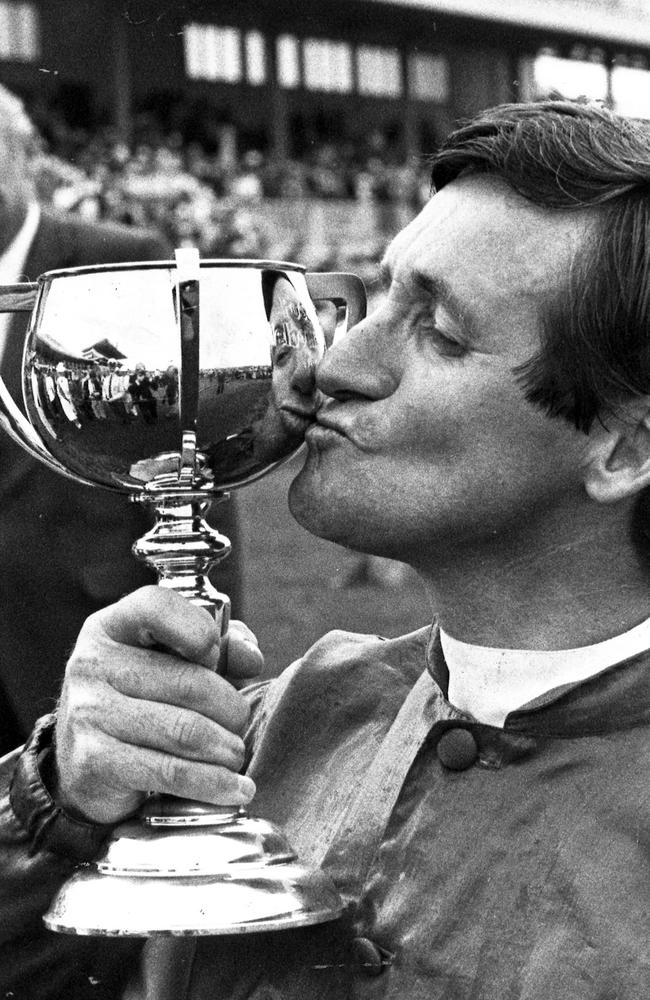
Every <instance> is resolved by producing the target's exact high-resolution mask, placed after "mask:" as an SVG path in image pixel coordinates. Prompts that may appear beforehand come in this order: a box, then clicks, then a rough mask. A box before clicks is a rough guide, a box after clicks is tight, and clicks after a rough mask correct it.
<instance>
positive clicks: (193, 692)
mask: <svg viewBox="0 0 650 1000" xmlns="http://www.w3.org/2000/svg"><path fill="white" fill-rule="evenodd" d="M199 684H200V682H199V680H198V677H197V671H196V668H194V667H192V666H191V665H190V664H187V665H183V664H182V663H179V665H178V669H177V671H176V673H175V675H174V690H173V696H174V698H175V703H176V704H178V705H190V704H193V703H194V701H195V700H196V697H197V695H198V693H199V692H198V690H197V689H198V687H199Z"/></svg>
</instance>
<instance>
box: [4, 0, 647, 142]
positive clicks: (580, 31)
mask: <svg viewBox="0 0 650 1000" xmlns="http://www.w3.org/2000/svg"><path fill="white" fill-rule="evenodd" d="M648 8H649V4H648V2H647V0H392V2H387V0H300V2H299V3H296V2H295V0H237V3H232V2H231V0H228V2H225V0H184V2H183V3H179V2H176V0H29V2H22V0H4V2H0V82H3V83H5V84H6V85H7V86H9V87H10V88H11V89H13V90H16V91H17V92H18V93H20V94H21V95H23V96H24V97H25V98H27V100H28V103H29V105H30V106H31V107H33V106H36V105H40V106H41V107H42V108H54V109H57V110H58V111H60V112H62V113H63V114H64V115H65V116H66V118H67V119H68V121H70V122H71V123H72V124H75V125H80V126H83V127H85V128H88V127H94V126H97V125H99V124H105V123H107V122H108V123H111V124H112V125H114V126H115V127H116V128H117V129H118V130H119V131H120V133H121V134H122V135H123V136H125V137H128V136H129V135H130V132H131V129H132V126H133V121H134V116H136V115H137V114H138V113H140V112H142V111H143V110H148V111H150V112H151V111H153V112H154V113H156V114H157V115H159V116H160V117H162V118H163V119H164V122H165V124H166V125H167V126H168V127H170V128H174V127H180V128H181V129H183V130H185V132H186V133H188V134H189V135H190V137H192V138H197V139H198V140H200V141H202V142H203V143H205V144H207V145H212V146H221V147H222V148H223V149H224V151H225V152H224V155H226V153H227V152H228V150H230V153H231V155H234V154H235V152H237V153H240V152H241V151H242V149H259V150H262V151H264V152H270V153H272V155H273V156H274V157H276V158H279V159H282V158H285V157H291V156H301V155H303V154H304V153H305V152H306V151H307V150H308V149H309V147H310V145H312V144H314V143H318V142H322V141H323V139H324V138H325V137H326V138H327V139H328V140H330V141H331V140H333V141H336V142H341V143H343V142H350V143H355V142H358V141H359V140H360V139H362V138H364V137H367V136H368V135H369V134H374V133H376V134H378V135H380V136H382V137H383V140H384V142H385V143H387V144H388V145H389V146H390V148H391V149H392V150H394V151H395V155H397V156H400V157H402V158H405V157H410V156H413V155H417V154H419V153H420V152H422V151H423V150H424V151H430V150H431V149H432V148H433V147H434V146H435V144H436V142H437V141H438V140H439V138H440V137H441V135H444V134H445V133H446V132H447V131H448V129H449V128H450V126H451V125H452V123H453V122H454V121H455V120H456V119H458V118H459V117H463V116H466V115H468V114H472V113H473V112H475V111H476V110H478V109H479V108H481V107H484V106H486V105H490V104H495V103H498V102H501V101H505V100H517V99H527V98H531V97H533V96H535V95H537V94H539V93H543V92H545V91H549V90H562V89H564V90H565V91H566V90H567V89H568V90H571V89H577V90H578V92H580V93H583V92H584V93H589V94H590V96H594V97H598V98H601V99H603V100H606V101H608V102H609V103H610V104H614V105H619V106H620V107H621V110H623V111H624V112H626V113H631V114H648V115H649V116H650V96H648V92H649V91H650V87H649V86H648V81H649V80H650V75H649V74H648V66H649V62H648V60H649V59H650V12H649V9H648ZM567 64H569V65H568V68H567ZM569 96H571V95H569ZM234 146H236V147H237V149H236V150H235V149H233V148H232V147H234Z"/></svg>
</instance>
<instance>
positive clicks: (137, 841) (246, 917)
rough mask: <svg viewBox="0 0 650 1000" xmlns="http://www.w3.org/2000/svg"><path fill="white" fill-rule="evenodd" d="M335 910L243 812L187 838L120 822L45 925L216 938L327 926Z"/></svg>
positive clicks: (328, 889)
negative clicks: (311, 926) (205, 935)
mask: <svg viewBox="0 0 650 1000" xmlns="http://www.w3.org/2000/svg"><path fill="white" fill-rule="evenodd" d="M342 909H343V904H342V901H341V898H340V897H339V895H338V893H337V891H336V889H335V888H334V885H333V884H332V882H331V881H330V879H329V878H328V876H326V875H325V874H324V873H323V872H321V871H318V870H311V869H308V868H307V867H305V866H304V865H302V864H301V863H300V862H299V861H298V859H297V858H296V855H295V853H294V851H293V850H292V849H291V847H290V845H289V843H288V842H287V840H286V838H285V836H284V834H282V833H281V832H280V831H279V830H278V829H277V828H276V827H275V826H274V825H273V824H271V823H269V822H267V821H266V820H263V819H258V818H256V817H251V816H247V815H246V814H245V813H243V812H241V813H239V814H237V815H234V816H233V815H231V816H230V818H229V819H225V818H224V821H223V822H220V823H218V824H217V825H216V826H212V827H205V826H201V825H199V826H198V827H194V828H191V829H188V827H187V826H185V827H178V828H176V829H174V828H171V829H170V828H169V827H168V826H166V827H165V828H164V829H163V830H159V829H157V828H156V827H150V826H144V825H143V824H142V823H140V822H138V821H137V820H135V821H131V822H128V823H123V824H122V825H121V826H119V827H117V828H116V830H115V831H114V833H113V835H112V837H111V840H110V841H109V843H108V846H107V847H106V849H105V851H104V853H103V854H102V856H101V857H100V858H99V859H98V860H97V861H96V862H95V863H94V864H93V865H92V866H89V867H86V868H83V869H80V870H78V871H77V872H76V873H75V874H74V875H73V877H72V878H71V879H70V880H69V882H67V883H66V884H65V885H64V886H63V887H62V889H61V890H60V891H59V893H58V895H57V896H56V897H55V899H54V900H53V902H52V904H51V906H50V909H49V910H48V912H47V913H46V915H45V917H44V920H45V924H46V926H47V927H48V928H49V929H50V930H52V931H58V932H63V933H67V934H79V935H99V936H111V937H117V936H122V937H153V936H187V935H204V934H219V935H223V934H247V933H256V932H261V931H271V930H283V929H287V928H292V927H304V926H307V925H309V924H318V923H324V922H326V921H329V920H334V919H336V918H337V917H339V916H340V914H341V912H342Z"/></svg>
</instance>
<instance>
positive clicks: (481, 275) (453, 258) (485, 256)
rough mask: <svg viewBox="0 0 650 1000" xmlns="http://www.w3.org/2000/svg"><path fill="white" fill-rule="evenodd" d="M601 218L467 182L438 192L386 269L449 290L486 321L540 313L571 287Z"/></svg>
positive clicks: (401, 278)
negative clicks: (576, 262)
mask: <svg viewBox="0 0 650 1000" xmlns="http://www.w3.org/2000/svg"><path fill="white" fill-rule="evenodd" d="M595 218H596V216H595V213H594V212H592V211H586V210H582V209H581V210H576V211H569V210H555V209H547V208H543V207H539V206H537V205H534V204H532V203H531V202H529V201H527V200H526V199H524V198H523V197H521V196H520V195H518V194H517V193H516V192H515V191H514V190H513V189H512V188H510V187H509V186H508V185H507V184H506V183H505V182H504V181H502V180H500V179H499V178H497V177H493V176H490V175H476V176H466V177H462V178H459V179H458V180H455V181H453V182H452V183H451V184H449V185H448V186H447V187H444V188H443V189H442V190H441V191H440V192H439V193H438V194H436V195H435V196H434V197H433V198H432V199H431V201H430V202H429V203H428V204H427V205H426V206H425V208H424V209H423V210H422V212H421V213H420V215H419V216H418V217H417V218H416V219H415V220H414V221H413V222H412V223H411V224H410V225H409V226H407V228H406V229H404V230H403V231H402V232H401V233H400V234H399V235H398V236H397V238H396V239H395V240H394V241H393V242H392V244H391V245H390V247H389V248H388V251H387V253H386V257H385V265H386V267H387V268H388V270H389V271H390V273H391V275H392V277H393V278H394V280H395V281H396V282H398V283H401V282H409V281H410V280H411V279H412V277H413V276H414V275H416V276H417V275H420V276H423V277H426V278H429V279H434V280H435V281H438V282H439V283H440V284H441V285H444V286H445V287H448V288H449V289H451V291H452V292H453V295H454V297H455V298H456V299H457V300H458V301H460V302H461V303H462V304H464V306H465V308H466V309H467V311H468V313H471V314H472V316H473V317H475V318H478V320H479V321H480V322H483V321H487V322H488V324H489V322H490V321H491V320H493V319H496V318H497V317H502V316H503V314H504V313H507V314H508V315H509V316H511V317H512V316H514V315H516V314H517V313H519V312H527V313H528V314H530V313H535V312H537V313H538V312H539V309H540V306H541V304H542V303H543V302H545V301H548V297H549V296H550V295H552V294H553V293H555V292H557V291H558V289H560V288H561V287H562V286H563V285H564V283H565V282H566V279H567V276H568V273H569V268H570V267H571V264H572V261H573V259H574V257H575V254H576V251H577V250H578V249H579V248H580V247H581V246H582V245H583V244H584V239H585V236H586V235H587V233H588V232H589V230H590V229H591V228H592V227H593V224H594V221H595Z"/></svg>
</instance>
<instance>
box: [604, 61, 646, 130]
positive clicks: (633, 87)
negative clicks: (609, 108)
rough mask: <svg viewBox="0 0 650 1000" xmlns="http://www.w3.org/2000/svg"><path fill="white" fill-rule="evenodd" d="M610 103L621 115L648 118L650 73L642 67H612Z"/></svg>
mask: <svg viewBox="0 0 650 1000" xmlns="http://www.w3.org/2000/svg"><path fill="white" fill-rule="evenodd" d="M612 102H613V104H614V110H615V111H618V113H619V114H621V115H629V116H630V117H631V118H650V71H648V70H647V69H645V68H643V67H642V66H614V67H613V69H612Z"/></svg>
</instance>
